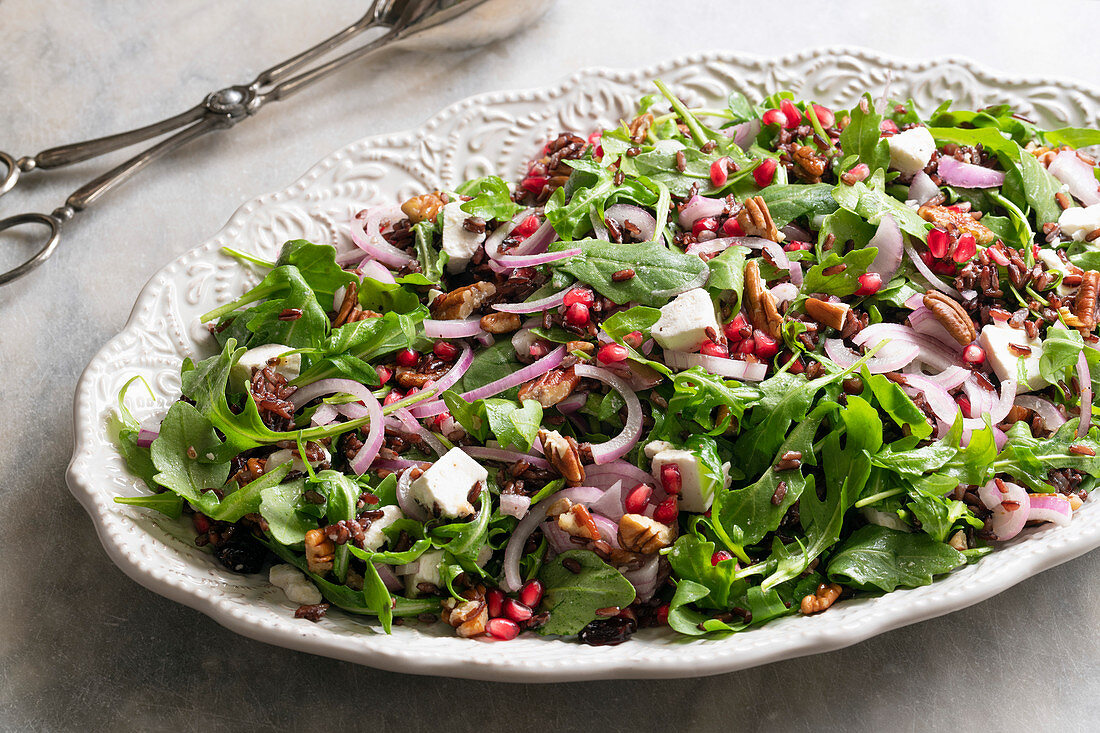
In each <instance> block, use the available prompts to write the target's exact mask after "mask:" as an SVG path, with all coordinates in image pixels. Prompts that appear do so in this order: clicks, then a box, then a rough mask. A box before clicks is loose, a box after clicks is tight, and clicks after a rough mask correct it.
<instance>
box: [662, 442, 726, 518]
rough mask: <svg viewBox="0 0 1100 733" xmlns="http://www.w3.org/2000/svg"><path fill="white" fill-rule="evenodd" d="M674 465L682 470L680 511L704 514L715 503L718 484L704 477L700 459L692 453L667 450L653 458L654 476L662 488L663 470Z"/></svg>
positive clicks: (674, 449)
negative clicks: (666, 466) (669, 465)
mask: <svg viewBox="0 0 1100 733" xmlns="http://www.w3.org/2000/svg"><path fill="white" fill-rule="evenodd" d="M669 463H674V464H676V466H677V467H678V468H679V469H680V482H681V485H680V509H681V510H683V511H685V512H695V513H696V514H702V513H703V512H705V511H706V510H707V509H710V505H711V504H712V503H713V502H714V493H715V490H716V489H717V485H716V482H715V481H713V480H711V479H710V478H709V477H708V476H706V475H704V473H703V467H702V465H701V464H700V462H699V457H698V456H696V455H695V454H694V453H692V452H691V451H687V450H679V449H677V448H666V449H665V450H663V451H661V452H660V453H658V454H657V455H655V456H653V476H654V478H655V479H657V485H658V486H661V468H662V467H663V466H665V465H666V464H669Z"/></svg>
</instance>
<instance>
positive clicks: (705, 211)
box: [635, 194, 726, 230]
mask: <svg viewBox="0 0 1100 733" xmlns="http://www.w3.org/2000/svg"><path fill="white" fill-rule="evenodd" d="M725 210H726V200H725V199H709V198H707V197H705V196H700V195H699V194H695V195H694V196H692V197H691V198H690V199H688V202H687V203H686V204H684V208H682V209H680V216H679V221H680V226H681V227H683V228H684V229H687V230H690V229H691V227H692V225H693V224H695V222H697V221H698V220H700V219H705V218H707V217H708V216H718V215H720V214H722V213H723V212H725ZM635 223H637V222H635Z"/></svg>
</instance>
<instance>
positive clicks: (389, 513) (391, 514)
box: [363, 504, 405, 551]
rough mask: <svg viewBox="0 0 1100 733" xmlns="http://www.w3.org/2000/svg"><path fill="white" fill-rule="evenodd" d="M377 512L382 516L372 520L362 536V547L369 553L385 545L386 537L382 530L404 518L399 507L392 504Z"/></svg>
mask: <svg viewBox="0 0 1100 733" xmlns="http://www.w3.org/2000/svg"><path fill="white" fill-rule="evenodd" d="M379 511H381V512H382V516H380V517H379V518H378V519H372V520H371V523H370V526H369V527H367V531H366V532H364V534H363V547H365V548H366V549H368V550H371V551H375V550H377V549H378V548H379V547H381V546H382V545H384V544H386V540H387V537H386V534H385V532H383V531H382V530H384V529H385V528H386V527H388V526H390V525H391V524H393V523H394V522H396V521H397V520H398V519H401V518H402V517H404V516H405V515H404V514H403V513H402V512H401V509H400V507H398V506H396V505H393V504H391V505H390V506H384V507H382V508H381V509H380V510H379Z"/></svg>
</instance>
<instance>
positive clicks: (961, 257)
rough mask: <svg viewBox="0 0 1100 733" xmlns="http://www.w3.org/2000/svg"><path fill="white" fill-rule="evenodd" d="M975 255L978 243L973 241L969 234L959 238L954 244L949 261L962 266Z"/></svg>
mask: <svg viewBox="0 0 1100 733" xmlns="http://www.w3.org/2000/svg"><path fill="white" fill-rule="evenodd" d="M977 253H978V243H977V242H975V241H974V237H973V236H972V235H970V234H964V235H962V236H961V237H959V241H957V242H955V251H954V252H952V253H951V259H953V260H955V262H958V263H959V264H962V263H963V262H967V261H968V260H969V259H970V258H971V257H973V256H974V255H976V254H977Z"/></svg>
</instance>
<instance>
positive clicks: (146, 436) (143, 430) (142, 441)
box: [136, 424, 160, 448]
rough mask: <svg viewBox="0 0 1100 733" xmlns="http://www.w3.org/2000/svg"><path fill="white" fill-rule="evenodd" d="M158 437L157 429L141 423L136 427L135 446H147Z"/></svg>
mask: <svg viewBox="0 0 1100 733" xmlns="http://www.w3.org/2000/svg"><path fill="white" fill-rule="evenodd" d="M158 437H160V431H159V430H153V429H152V428H148V427H145V425H144V424H142V425H141V426H140V427H138V434H137V439H136V443H137V447H138V448H148V447H149V446H151V445H152V444H153V441H154V440H156V439H157V438H158Z"/></svg>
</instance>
